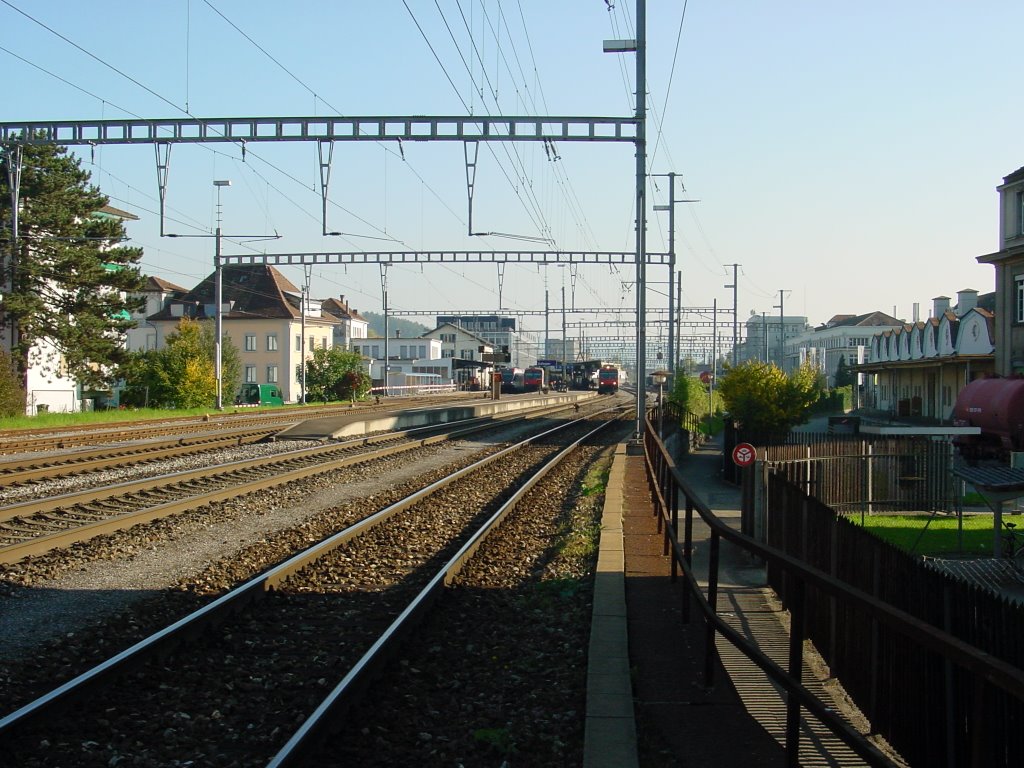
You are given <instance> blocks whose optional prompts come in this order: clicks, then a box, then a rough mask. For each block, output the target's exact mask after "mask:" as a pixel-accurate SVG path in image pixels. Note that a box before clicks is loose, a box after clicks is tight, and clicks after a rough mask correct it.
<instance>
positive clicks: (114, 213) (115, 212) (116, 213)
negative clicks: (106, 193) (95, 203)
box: [96, 205, 139, 221]
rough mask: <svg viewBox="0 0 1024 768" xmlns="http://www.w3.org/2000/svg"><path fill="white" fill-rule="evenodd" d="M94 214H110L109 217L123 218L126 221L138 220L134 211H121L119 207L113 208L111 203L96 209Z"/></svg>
mask: <svg viewBox="0 0 1024 768" xmlns="http://www.w3.org/2000/svg"><path fill="white" fill-rule="evenodd" d="M96 215H97V216H104V217H106V216H110V217H113V218H115V219H123V220H126V221H138V220H139V217H138V216H136V215H135V214H134V213H128V211H122V210H121V209H120V208H115V207H114V206H112V205H104V206H103V207H102V208H100V209H99V210H98V211H96Z"/></svg>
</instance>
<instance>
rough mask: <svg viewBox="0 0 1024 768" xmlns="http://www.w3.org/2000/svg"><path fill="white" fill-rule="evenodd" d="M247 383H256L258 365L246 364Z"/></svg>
mask: <svg viewBox="0 0 1024 768" xmlns="http://www.w3.org/2000/svg"><path fill="white" fill-rule="evenodd" d="M245 383H246V384H255V383H256V366H255V365H247V366H245Z"/></svg>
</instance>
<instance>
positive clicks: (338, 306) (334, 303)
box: [321, 294, 370, 323]
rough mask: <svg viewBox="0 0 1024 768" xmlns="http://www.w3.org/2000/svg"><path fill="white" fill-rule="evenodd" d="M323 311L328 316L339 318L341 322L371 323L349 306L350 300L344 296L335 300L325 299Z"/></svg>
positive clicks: (332, 298) (331, 298)
mask: <svg viewBox="0 0 1024 768" xmlns="http://www.w3.org/2000/svg"><path fill="white" fill-rule="evenodd" d="M321 307H322V308H323V311H324V312H326V313H327V314H329V315H331V316H333V317H336V318H338V319H339V320H359V321H361V322H364V323H369V322H370V321H369V320H367V319H366V318H365V317H363V316H362V315H360V314H359V312H358V311H357V310H355V309H352V308H351V307H350V306H349V305H348V299H346V298H345V295H344V294H342V295H341V297H340V298H337V299H336V298H334V297H333V296H332V297H330V298H329V299H324V301H323V304H322V305H321Z"/></svg>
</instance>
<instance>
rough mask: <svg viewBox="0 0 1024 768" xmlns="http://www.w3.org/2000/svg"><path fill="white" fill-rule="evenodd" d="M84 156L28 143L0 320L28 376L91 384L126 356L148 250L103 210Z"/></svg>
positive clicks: (1, 189) (7, 206)
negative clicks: (41, 349)
mask: <svg viewBox="0 0 1024 768" xmlns="http://www.w3.org/2000/svg"><path fill="white" fill-rule="evenodd" d="M11 160H12V153H10V152H7V153H5V154H4V156H3V160H2V162H0V166H2V167H0V220H2V222H3V224H4V228H5V229H6V230H7V231H8V232H10V224H11V194H10V189H9V186H8V179H9V176H8V173H7V164H8V163H9V162H11ZM90 178H91V174H90V173H89V172H88V171H86V170H83V169H82V167H81V160H79V159H78V158H76V157H74V156H73V155H69V154H68V152H67V150H66V149H65V148H63V147H57V146H54V145H50V144H43V145H26V146H25V147H24V149H23V161H22V172H21V184H20V191H19V206H18V210H19V215H18V242H17V247H16V252H15V253H14V254H13V257H12V253H11V241H10V238H9V237H8V238H7V239H6V240H5V242H4V244H3V247H2V248H0V253H2V255H3V257H4V270H3V279H4V283H5V285H6V286H7V287H8V290H5V292H4V297H3V306H2V310H3V311H2V313H0V323H2V324H3V326H4V328H5V332H6V333H9V334H13V336H12V341H13V344H12V352H11V356H12V357H13V359H14V362H15V365H16V366H17V368H18V371H19V373H20V375H21V377H22V379H23V380H24V377H25V375H26V373H27V371H28V370H29V368H30V367H31V368H37V369H40V370H42V371H43V372H44V373H59V374H66V375H69V376H72V377H74V378H76V379H77V380H78V381H79V382H80V383H81V384H82V385H83V386H84V387H86V388H98V387H102V386H105V385H107V384H109V383H110V382H112V381H113V380H115V379H116V378H117V375H118V374H117V367H118V366H119V365H120V364H121V363H123V362H124V361H125V360H126V358H127V351H126V349H125V345H124V334H125V332H126V331H127V330H128V329H129V328H131V327H132V325H133V321H132V320H131V319H130V317H129V313H130V312H131V311H132V310H135V309H139V308H141V300H137V299H131V298H126V296H127V294H128V293H130V292H132V291H138V290H140V289H141V288H142V287H143V286H144V279H143V277H142V275H141V273H140V271H139V268H138V266H137V264H138V262H139V260H140V259H141V258H142V249H141V248H129V247H124V246H119V245H117V243H119V242H121V241H122V240H124V236H125V233H124V227H123V225H122V224H121V222H120V220H118V219H116V218H111V217H101V216H97V215H96V214H97V212H98V211H99V210H100V209H101V208H103V207H104V206H105V205H107V204H108V203H109V199H108V198H107V197H106V196H105V195H103V194H102V193H101V192H100V191H99V189H98V188H96V187H95V186H93V185H92V184H91V183H90V181H89V180H90ZM40 341H48V342H50V343H51V344H52V345H53V346H54V347H55V348H56V350H57V354H55V355H53V356H52V358H46V357H43V356H42V355H38V354H37V355H35V356H34V359H30V353H31V351H32V349H33V347H35V346H36V344H37V342H40Z"/></svg>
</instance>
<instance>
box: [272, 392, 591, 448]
mask: <svg viewBox="0 0 1024 768" xmlns="http://www.w3.org/2000/svg"><path fill="white" fill-rule="evenodd" d="M596 396H597V395H596V394H595V393H593V392H568V393H554V392H552V393H549V394H533V395H531V394H520V395H514V396H511V397H509V396H505V397H499V398H498V399H497V400H492V399H490V398H487V397H483V396H480V397H479V398H474V399H473V400H467V401H466V402H465V403H460V404H458V405H437V406H430V407H424V408H409V409H403V408H402V404H401V400H400V399H398V398H395V399H394V400H395V407H394V410H391V411H388V412H385V413H380V414H376V415H374V416H367V415H365V414H360V413H359V412H358V411H353V412H352V413H350V414H341V415H338V416H326V417H319V418H314V419H307V420H305V421H302V422H299V423H297V424H293V425H292V426H290V427H288V428H286V429H283V430H281V431H280V432H278V433H277V435H276V436H275V439H276V440H315V441H326V440H338V439H341V438H344V437H355V436H358V435H368V434H370V433H371V432H386V431H392V430H400V429H412V428H414V427H425V426H433V425H437V424H448V423H450V422H453V421H458V420H459V419H473V418H486V417H491V416H498V415H501V414H509V413H515V412H516V411H521V410H526V409H529V408H537V407H539V406H547V405H558V404H560V403H579V402H582V401H584V400H588V399H590V398H593V397H596Z"/></svg>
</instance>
